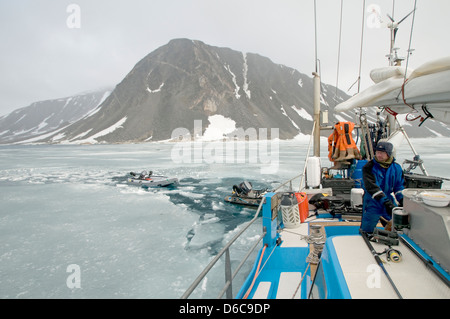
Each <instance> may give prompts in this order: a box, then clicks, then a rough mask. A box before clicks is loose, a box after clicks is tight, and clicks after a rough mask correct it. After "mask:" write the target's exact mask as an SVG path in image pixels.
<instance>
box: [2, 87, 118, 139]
mask: <svg viewBox="0 0 450 319" xmlns="http://www.w3.org/2000/svg"><path fill="white" fill-rule="evenodd" d="M110 93H111V89H104V90H99V91H94V92H89V93H81V94H77V95H74V96H71V97H66V98H60V99H55V100H46V101H40V102H35V103H32V104H31V105H29V106H27V107H23V108H20V109H17V110H15V111H13V112H11V113H10V114H8V115H5V116H3V117H0V144H10V143H28V142H34V141H37V140H42V139H44V138H46V137H47V136H48V135H50V136H54V135H55V133H56V132H58V131H60V130H61V129H63V128H65V127H67V126H68V125H70V124H72V123H75V122H77V121H78V120H80V119H82V118H84V117H86V116H88V115H89V114H92V112H93V111H94V110H95V108H96V107H97V106H99V105H100V104H101V103H102V102H103V101H104V100H105V98H106V97H107V96H108V95H109V94H110Z"/></svg>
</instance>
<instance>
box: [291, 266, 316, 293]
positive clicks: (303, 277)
mask: <svg viewBox="0 0 450 319" xmlns="http://www.w3.org/2000/svg"><path fill="white" fill-rule="evenodd" d="M309 266H311V263H308V266H307V267H306V269H305V271H304V273H303V276H302V279H300V282H299V283H298V286H297V289H295V292H294V294H293V295H292V298H291V299H294V298H295V295H296V294H297V292H298V290H299V289H300V286H301V285H302V282H303V279H305V275H306V273H307V272H308V268H309Z"/></svg>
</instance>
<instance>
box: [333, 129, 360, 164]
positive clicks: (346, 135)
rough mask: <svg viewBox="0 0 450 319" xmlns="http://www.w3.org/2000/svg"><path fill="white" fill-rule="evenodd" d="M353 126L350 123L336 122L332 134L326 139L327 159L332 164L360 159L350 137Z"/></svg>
mask: <svg viewBox="0 0 450 319" xmlns="http://www.w3.org/2000/svg"><path fill="white" fill-rule="evenodd" d="M354 127H355V124H354V123H352V122H338V123H337V124H336V125H335V126H334V130H333V133H331V134H330V136H329V137H328V158H329V159H330V161H332V162H341V161H345V160H348V159H353V158H355V159H361V154H360V152H359V150H358V147H357V146H356V144H355V141H354V140H353V137H352V131H353V128H354Z"/></svg>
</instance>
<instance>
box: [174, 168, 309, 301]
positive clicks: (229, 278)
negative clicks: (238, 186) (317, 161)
mask: <svg viewBox="0 0 450 319" xmlns="http://www.w3.org/2000/svg"><path fill="white" fill-rule="evenodd" d="M302 176H303V174H300V175H297V176H295V177H293V178H291V179H289V180H288V181H286V182H284V183H282V184H280V185H279V186H278V187H277V188H276V189H275V190H274V191H273V192H278V191H280V190H281V189H282V188H283V187H286V186H288V187H289V189H291V190H292V182H293V181H294V180H295V179H297V178H299V177H302ZM264 202H265V198H263V200H262V201H261V203H260V204H259V206H258V209H257V211H256V213H255V215H254V217H253V218H252V220H250V221H249V222H248V223H247V224H246V225H245V227H244V228H243V229H242V230H240V231H239V232H238V233H237V234H236V235H235V236H234V237H233V238H232V239H231V240H230V241H229V242H228V243H227V244H226V245H225V246H224V247H223V248H222V250H221V251H220V252H219V253H218V254H217V255H216V256H215V257H214V259H213V260H211V262H210V263H209V264H208V265H207V266H206V267H205V269H204V270H203V271H202V272H201V273H200V275H198V277H197V278H196V279H195V280H194V282H193V283H192V284H191V285H190V286H189V288H188V289H187V290H186V291H185V292H184V294H183V295H182V296H181V299H187V298H189V296H190V295H191V294H192V293H193V292H194V291H195V289H196V288H197V287H198V285H199V284H200V283H201V282H202V280H203V279H204V278H205V277H206V275H207V274H208V273H209V271H210V270H211V269H212V268H214V266H215V265H216V264H217V262H218V261H219V260H220V259H221V258H222V256H225V264H224V267H225V269H224V271H225V285H224V287H223V289H222V290H221V291H220V293H219V295H218V297H217V298H218V299H221V298H222V297H223V296H224V295H226V298H227V299H232V298H233V288H232V287H233V285H232V283H233V280H234V278H235V277H236V276H237V275H238V273H239V271H240V270H241V268H242V266H244V264H245V262H246V261H247V259H248V258H249V257H250V255H251V254H252V253H253V251H254V250H255V249H256V247H258V245H259V243H260V242H261V241H262V239H263V238H264V236H265V235H266V233H267V231H266V229H265V228H263V232H262V234H261V235H260V237H259V238H258V239H257V240H256V242H255V243H254V244H253V245H252V246H251V247H250V248H249V250H248V251H247V253H246V254H245V256H244V257H243V259H242V261H241V262H240V264H239V265H238V266H237V267H236V269H235V271H234V272H232V269H231V257H230V248H231V246H232V245H233V244H234V243H235V242H236V240H237V239H238V238H240V237H241V236H242V235H243V234H244V233H245V232H246V231H247V230H248V229H249V228H250V226H251V225H252V224H253V223H254V222H255V221H256V220H257V219H258V216H259V213H260V212H261V209H262V206H263V204H264Z"/></svg>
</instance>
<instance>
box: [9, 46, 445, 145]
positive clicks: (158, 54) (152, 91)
mask: <svg viewBox="0 0 450 319" xmlns="http://www.w3.org/2000/svg"><path fill="white" fill-rule="evenodd" d="M312 91H313V83H312V77H310V76H307V75H305V74H302V73H300V72H299V71H297V70H295V69H293V68H290V67H287V66H284V65H281V64H276V63H273V62H272V61H271V60H270V59H268V58H266V57H263V56H260V55H258V54H253V53H242V52H238V51H234V50H232V49H229V48H219V47H214V46H210V45H207V44H205V43H203V42H201V41H196V40H189V39H175V40H172V41H170V42H169V43H167V44H166V45H164V46H162V47H160V48H158V49H156V50H155V51H153V52H151V53H150V54H148V55H147V56H146V57H144V58H143V59H142V60H141V61H139V62H138V63H137V64H136V65H135V66H134V68H133V69H132V70H131V71H130V72H129V73H128V75H127V76H126V77H125V78H124V79H123V80H122V81H121V82H120V83H119V84H118V85H117V86H116V87H115V88H114V90H113V91H112V92H111V94H109V95H108V96H107V98H106V99H105V100H104V101H103V103H101V105H99V106H98V107H97V105H98V103H99V101H100V100H101V99H102V97H106V94H105V92H103V93H101V92H99V93H98V95H97V97H96V98H93V100H92V102H91V103H90V104H89V103H87V104H89V105H90V106H89V107H87V106H86V107H85V106H83V107H81V105H84V104H82V103H80V102H78V104H76V103H75V102H76V101H78V100H79V99H81V96H78V97H73V98H67V99H61V100H53V101H46V102H45V103H44V102H40V103H34V104H33V105H31V106H29V107H27V108H24V109H20V110H18V111H15V112H13V113H11V114H10V115H9V116H8V117H7V118H1V119H0V143H5V142H7V141H9V142H13V141H17V136H21V137H25V136H28V138H29V137H31V136H34V138H33V139H32V141H33V142H41V143H77V144H81V143H134V142H145V141H161V140H170V139H178V138H180V137H182V138H185V136H188V137H189V138H191V137H199V135H202V136H203V134H204V133H205V131H206V130H207V128H208V127H209V125H210V124H213V122H217V120H221V124H222V125H224V123H225V124H226V125H227V127H226V128H225V129H224V128H222V129H223V131H224V132H225V133H230V135H231V136H233V134H235V133H236V131H234V129H236V128H242V129H244V130H246V132H248V131H247V130H248V129H255V130H256V131H258V129H260V128H267V129H268V131H269V132H268V133H269V135H270V133H271V128H278V129H279V137H280V138H281V139H290V138H293V137H295V136H297V135H298V134H300V133H302V134H311V130H312V120H313V116H312V114H313V109H312V107H313V101H312V99H313V96H312ZM348 98H349V96H348V95H347V94H345V93H344V92H342V91H340V90H336V88H335V87H333V86H331V85H328V84H324V83H322V93H321V104H322V109H323V110H328V111H329V118H330V122H331V123H333V122H337V121H342V120H346V121H355V118H354V115H353V113H348V114H346V113H339V114H334V112H333V109H334V106H336V105H337V104H338V103H340V102H341V101H343V100H345V99H348ZM86 99H87V100H89V98H87V97H86ZM50 105H54V108H51V107H50ZM56 105H58V107H57V106H56ZM64 105H65V107H64ZM44 106H45V107H44ZM69 106H70V108H69ZM78 108H80V109H81V108H83V110H80V112H79V113H78V112H77V114H78V115H77V116H74V117H70V118H69V116H68V114H66V113H65V112H66V111H64V110H68V109H70V110H71V111H75V109H78ZM41 109H42V111H41ZM94 109H95V111H92V110H94ZM38 110H39V111H38ZM22 112H23V113H22ZM89 112H91V113H90V114H89ZM35 114H39V118H38V117H36V118H35V116H37V115H35ZM56 114H58V116H56ZM63 114H64V116H63ZM81 114H83V115H81ZM66 115H67V117H66ZM12 116H14V118H12ZM53 117H55V118H54V120H53ZM31 119H33V122H31ZM50 119H52V122H51V123H50ZM368 120H369V121H370V122H374V121H376V116H375V114H374V113H373V112H368ZM28 121H30V122H28ZM22 122H23V123H22ZM5 123H9V125H13V123H15V124H14V125H16V126H14V129H11V128H10V127H9V126H5V127H4V125H5ZM25 123H27V125H22V124H25ZM405 123H406V124H410V123H411V125H410V126H409V125H406V126H405V128H406V130H407V132H408V133H410V136H411V137H416V136H417V137H418V136H420V137H424V136H425V137H428V136H441V135H443V136H450V130H449V129H447V128H446V127H444V126H442V125H440V124H439V123H436V122H433V121H432V120H427V121H426V122H425V124H424V125H423V126H422V128H421V129H420V130H417V124H416V123H414V122H405ZM19 124H20V125H19ZM200 125H201V129H200V127H199V126H200ZM51 129H53V130H54V133H53V134H50V130H51ZM233 131H234V132H233ZM11 132H14V134H13V135H11ZM19 133H20V134H19ZM44 133H45V134H44ZM330 133H331V132H329V131H325V132H323V133H322V135H323V136H327V135H329V134H330ZM24 134H28V135H24ZM37 134H41V135H40V136H39V137H38V136H37ZM183 135H184V137H183ZM220 137H221V134H220V133H219V138H220ZM262 138H264V136H263V137H262ZM21 140H22V141H23V140H24V139H23V138H22V139H21Z"/></svg>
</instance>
